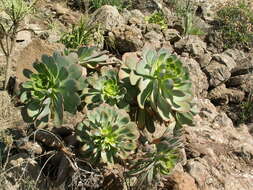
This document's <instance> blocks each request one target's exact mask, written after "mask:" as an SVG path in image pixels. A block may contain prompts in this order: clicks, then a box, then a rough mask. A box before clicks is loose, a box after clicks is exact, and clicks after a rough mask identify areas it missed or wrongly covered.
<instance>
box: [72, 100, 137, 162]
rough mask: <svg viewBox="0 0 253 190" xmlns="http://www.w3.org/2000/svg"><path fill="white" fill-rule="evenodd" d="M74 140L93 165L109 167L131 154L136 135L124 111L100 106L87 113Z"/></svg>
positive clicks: (134, 145) (135, 142)
mask: <svg viewBox="0 0 253 190" xmlns="http://www.w3.org/2000/svg"><path fill="white" fill-rule="evenodd" d="M76 136H77V139H78V141H80V142H81V143H82V144H83V146H82V151H83V153H84V154H83V155H84V156H86V157H88V158H90V160H91V161H92V162H102V163H107V164H112V163H114V162H115V161H116V160H118V159H126V158H127V156H128V155H129V154H131V153H133V151H134V150H135V149H136V147H137V139H138V137H139V132H138V130H137V127H136V124H135V123H134V122H131V120H130V117H129V115H128V114H127V113H126V112H125V111H124V110H122V109H117V108H115V107H112V106H109V105H108V104H101V105H100V106H99V107H97V108H95V109H93V110H89V111H88V113H87V118H86V119H85V120H84V121H83V122H81V123H80V124H79V125H78V126H77V130H76Z"/></svg>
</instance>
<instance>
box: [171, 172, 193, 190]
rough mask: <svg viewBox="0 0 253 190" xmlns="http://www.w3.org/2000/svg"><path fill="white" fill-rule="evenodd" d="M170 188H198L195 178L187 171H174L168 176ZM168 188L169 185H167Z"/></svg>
mask: <svg viewBox="0 0 253 190" xmlns="http://www.w3.org/2000/svg"><path fill="white" fill-rule="evenodd" d="M168 181H169V184H170V186H169V189H173V190H198V188H197V186H196V184H195V180H194V179H193V178H192V177H191V176H190V175H189V174H188V173H186V172H179V171H176V172H173V173H172V175H170V176H169V177H168ZM167 188H168V187H167Z"/></svg>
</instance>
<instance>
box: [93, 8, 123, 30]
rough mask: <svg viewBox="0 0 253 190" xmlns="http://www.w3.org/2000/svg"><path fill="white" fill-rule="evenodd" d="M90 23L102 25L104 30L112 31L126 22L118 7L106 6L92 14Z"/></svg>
mask: <svg viewBox="0 0 253 190" xmlns="http://www.w3.org/2000/svg"><path fill="white" fill-rule="evenodd" d="M89 23H91V24H100V25H101V27H102V28H103V29H105V30H108V31H111V30H112V28H114V27H117V26H120V25H122V24H124V23H125V21H124V18H123V17H122V16H121V15H120V14H119V11H118V10H117V8H116V7H113V6H110V5H104V6H103V7H101V8H99V9H97V10H96V11H95V12H94V13H93V14H92V16H91V18H90V21H89Z"/></svg>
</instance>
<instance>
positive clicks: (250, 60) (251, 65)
mask: <svg viewBox="0 0 253 190" xmlns="http://www.w3.org/2000/svg"><path fill="white" fill-rule="evenodd" d="M252 71H253V54H252V53H251V54H249V56H248V57H246V58H243V59H241V60H240V61H238V64H237V65H236V67H235V68H234V69H233V70H232V71H231V73H232V74H233V75H234V76H235V75H243V74H249V73H250V72H252Z"/></svg>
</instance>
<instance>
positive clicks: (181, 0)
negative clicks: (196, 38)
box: [167, 0, 205, 35]
mask: <svg viewBox="0 0 253 190" xmlns="http://www.w3.org/2000/svg"><path fill="white" fill-rule="evenodd" d="M167 3H168V5H169V6H170V7H172V8H173V9H174V11H175V13H176V14H177V16H178V17H180V18H181V19H182V25H183V29H184V35H204V34H205V32H203V31H202V30H201V29H200V28H199V27H198V26H197V24H196V16H195V11H196V9H195V6H194V2H193V0H168V1H167Z"/></svg>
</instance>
